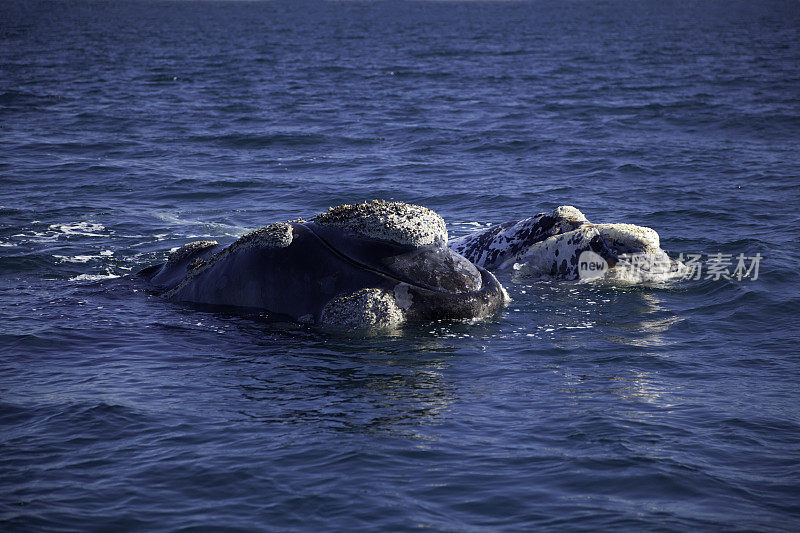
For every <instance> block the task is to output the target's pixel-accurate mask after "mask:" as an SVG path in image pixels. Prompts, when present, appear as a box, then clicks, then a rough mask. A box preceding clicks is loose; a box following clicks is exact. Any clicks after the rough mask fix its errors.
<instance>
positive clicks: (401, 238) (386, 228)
mask: <svg viewBox="0 0 800 533" xmlns="http://www.w3.org/2000/svg"><path fill="white" fill-rule="evenodd" d="M314 222H315V223H317V224H319V225H320V226H332V227H335V228H338V229H342V230H344V231H347V232H349V233H354V234H356V235H359V236H362V237H368V238H372V239H380V240H386V241H390V242H394V243H397V244H406V245H410V246H425V245H429V244H444V243H446V242H447V228H446V227H445V223H444V220H443V219H442V217H441V216H439V215H438V214H437V213H436V212H435V211H432V210H431V209H428V208H427V207H422V206H419V205H411V204H406V203H402V202H387V201H384V200H373V201H372V202H366V203H363V204H351V205H341V206H338V207H332V208H330V209H329V210H328V212H327V213H322V214H321V215H317V216H316V217H315V218H314Z"/></svg>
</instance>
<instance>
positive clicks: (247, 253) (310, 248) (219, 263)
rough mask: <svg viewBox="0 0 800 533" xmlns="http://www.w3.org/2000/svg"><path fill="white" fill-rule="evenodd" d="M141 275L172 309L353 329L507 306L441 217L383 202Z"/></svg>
mask: <svg viewBox="0 0 800 533" xmlns="http://www.w3.org/2000/svg"><path fill="white" fill-rule="evenodd" d="M142 274H143V275H144V276H145V277H147V278H148V279H149V280H150V281H151V283H152V284H153V285H154V286H155V287H156V288H157V289H159V290H161V291H162V292H163V294H164V295H165V296H166V297H167V298H169V299H171V300H173V301H181V302H193V303H201V304H212V305H231V306H238V307H248V308H257V309H263V310H266V311H269V312H272V313H276V314H281V315H288V316H289V317H291V318H293V319H295V320H298V321H301V322H308V323H316V324H322V325H325V326H332V327H335V328H345V329H375V328H393V327H396V326H399V325H401V324H403V323H405V322H419V321H429V320H439V319H467V318H482V317H486V316H489V315H491V314H493V313H495V312H496V311H497V310H498V309H500V308H501V307H502V306H503V305H505V303H506V301H507V298H508V297H507V295H506V293H505V290H504V289H503V288H502V286H501V285H500V284H499V282H498V281H497V279H496V278H495V277H494V276H493V275H492V274H491V273H489V272H487V271H486V270H484V269H483V268H480V267H476V266H475V265H473V264H472V263H470V262H469V261H468V260H466V259H465V258H463V257H461V256H460V255H458V254H457V253H455V252H453V251H452V250H450V249H449V248H448V247H447V229H446V227H445V224H444V221H443V220H442V218H441V217H440V216H439V215H438V214H436V213H435V212H434V211H432V210H430V209H427V208H425V207H420V206H415V205H409V204H405V203H400V202H385V201H378V200H376V201H373V202H368V203H363V204H355V205H344V206H339V207H334V208H331V209H330V210H329V211H328V212H326V213H322V214H320V215H317V216H316V217H314V218H312V219H311V220H310V221H307V222H306V221H296V222H285V223H277V224H272V225H270V226H266V227H264V228H261V229H260V230H257V231H255V232H252V233H249V234H247V235H245V236H243V237H242V238H240V239H239V240H237V241H236V242H234V243H233V244H231V245H230V246H228V247H221V246H220V245H218V244H217V243H216V242H213V241H201V242H197V243H190V244H188V245H186V246H184V247H183V248H181V249H179V250H177V251H176V252H173V254H171V255H170V257H169V259H168V260H167V262H166V263H165V264H163V265H157V266H155V267H150V268H148V269H145V270H144V271H142Z"/></svg>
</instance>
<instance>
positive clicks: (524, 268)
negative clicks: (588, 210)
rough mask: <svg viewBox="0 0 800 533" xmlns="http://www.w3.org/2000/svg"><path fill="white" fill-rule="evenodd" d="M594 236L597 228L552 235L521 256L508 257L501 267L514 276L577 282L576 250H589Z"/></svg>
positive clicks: (533, 245)
mask: <svg viewBox="0 0 800 533" xmlns="http://www.w3.org/2000/svg"><path fill="white" fill-rule="evenodd" d="M598 234H599V232H598V231H597V229H595V228H592V227H585V226H584V227H581V228H579V229H576V230H573V231H569V232H567V233H562V234H560V235H554V236H552V237H549V238H547V239H545V240H543V241H539V242H537V243H534V244H532V245H531V246H529V247H528V249H527V250H526V251H525V253H524V254H522V255H520V256H514V257H510V258H508V260H507V262H505V263H503V265H502V266H501V268H502V269H506V270H507V269H509V268H510V269H513V270H514V272H515V274H517V275H523V276H531V277H539V276H558V277H561V278H565V279H577V277H578V269H577V257H578V255H579V254H580V252H579V251H582V250H589V249H591V241H592V239H593V238H595V237H596V236H597V235H598ZM573 258H575V259H573Z"/></svg>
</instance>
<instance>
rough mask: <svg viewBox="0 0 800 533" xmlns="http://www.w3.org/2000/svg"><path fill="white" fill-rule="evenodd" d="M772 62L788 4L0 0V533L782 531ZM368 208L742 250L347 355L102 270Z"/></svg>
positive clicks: (786, 368) (563, 287)
mask: <svg viewBox="0 0 800 533" xmlns="http://www.w3.org/2000/svg"><path fill="white" fill-rule="evenodd" d="M798 65H800V5H799V4H798V3H797V2H790V1H787V2H766V3H764V2H759V3H755V2H752V3H740V2H715V1H708V2H702V3H699V2H698V3H690V2H660V1H659V2H657V1H649V0H642V1H622V0H620V1H606V2H589V1H580V0H578V1H564V2H559V1H555V0H542V1H531V2H499V3H480V2H465V3H461V2H444V3H435V2H380V3H378V2H359V3H298V2H291V3H284V2H244V3H237V2H213V1H203V2H192V1H173V2H169V1H128V2H89V1H86V2H70V1H62V2H58V1H55V2H41V1H30V2H27V1H26V2H22V1H17V0H10V1H5V2H2V3H0V154H1V155H0V354H1V355H0V529H2V530H4V531H16V530H19V531H34V530H35V531H43V530H47V531H53V530H108V531H120V530H142V531H157V530H168V531H172V530H180V529H184V528H191V527H193V526H200V527H202V528H203V529H206V528H213V527H218V528H224V529H226V530H235V529H239V530H243V531H244V530H259V529H267V530H282V529H290V530H293V529H301V528H309V529H337V530H348V531H350V530H367V529H369V530H372V529H383V530H391V531H402V530H410V529H419V528H431V529H434V530H451V531H464V530H484V529H486V530H501V529H508V530H521V529H533V528H536V529H545V530H548V529H549V530H559V531H560V530H564V529H567V530H598V529H599V530H611V529H622V530H630V529H635V530H668V531H688V530H698V529H700V530H768V531H796V530H797V528H798V527H799V526H800V407H798V400H800V386H799V385H798V383H800V359H798V353H797V343H798V340H800V336H799V335H798V327H800V323H799V321H798V312H799V311H800V290H799V289H798V282H797V270H798V264H799V262H800V250H799V249H798V245H797V238H798V230H797V228H798V225H800V217H798V214H797V213H798V207H800V187H798V185H799V183H798V172H799V170H800V152H799V151H798V139H800V71H798ZM372 198H386V199H395V200H402V201H407V202H413V203H418V204H422V205H426V206H429V207H431V208H433V209H435V210H437V211H438V212H439V213H440V214H442V216H443V217H444V218H445V220H446V221H447V222H448V225H449V230H450V233H451V235H455V236H459V235H463V234H466V233H467V232H469V231H474V230H475V229H476V228H478V227H483V226H485V225H487V224H490V223H496V222H504V221H507V220H513V219H519V218H523V217H527V216H531V215H533V214H535V213H538V212H541V211H544V210H549V209H552V208H553V207H555V206H557V205H561V204H572V205H575V206H577V207H579V208H580V209H581V210H583V211H584V213H586V215H587V216H588V218H589V219H590V220H593V221H597V222H611V221H617V222H619V221H624V222H631V223H636V224H640V225H646V226H650V227H653V228H654V229H656V230H657V231H658V232H659V233H660V235H661V239H662V245H663V247H664V248H665V249H667V250H669V251H670V253H672V254H673V256H676V255H677V254H679V253H684V254H690V253H697V254H704V255H708V254H717V253H723V254H732V255H733V256H736V255H738V254H739V253H742V254H744V255H745V256H755V254H760V255H761V256H762V257H763V259H762V261H761V264H760V271H759V276H758V279H756V280H753V279H743V280H741V281H738V280H726V279H722V278H721V279H705V277H702V279H699V280H686V281H679V282H674V283H671V284H668V285H652V286H613V285H598V284H579V283H574V282H563V281H553V280H549V281H548V280H542V279H526V278H512V277H511V276H509V275H503V276H501V281H502V282H503V283H504V284H505V285H506V287H507V288H508V291H509V293H510V294H511V296H512V297H513V302H512V303H511V304H510V306H509V307H508V308H507V309H506V310H505V311H504V312H503V313H501V314H500V315H499V316H497V317H495V318H493V319H491V320H486V321H483V322H479V323H477V324H462V323H456V324H453V323H436V324H428V325H423V326H418V327H411V328H407V329H406V330H405V331H403V332H402V333H399V334H397V335H390V336H373V337H363V336H362V337H348V336H340V335H332V334H326V333H323V332H320V331H317V330H315V329H313V328H307V327H304V326H299V325H294V324H287V323H277V324H276V323H274V322H269V321H267V320H264V319H263V318H261V317H253V316H241V315H236V314H225V313H221V312H211V311H208V310H200V309H194V308H190V307H186V306H179V305H175V304H171V303H168V302H165V301H163V300H161V299H160V298H158V297H157V296H154V295H152V294H150V293H148V292H147V291H146V290H144V287H143V286H142V284H141V282H140V281H138V280H137V279H136V278H135V277H132V276H130V274H132V273H134V272H136V271H137V270H138V269H140V268H142V267H144V266H147V265H150V264H154V263H155V262H157V261H160V260H163V259H164V257H165V256H166V254H167V253H168V251H169V250H170V249H171V248H174V247H176V246H179V245H181V244H184V243H186V242H189V241H191V240H194V239H197V238H214V239H217V240H219V241H221V242H231V241H233V240H234V239H235V238H236V237H237V236H239V235H241V234H243V233H245V232H246V231H248V230H250V229H254V228H258V227H260V226H263V225H265V224H267V223H270V222H274V221H280V220H287V219H293V218H296V217H298V216H305V217H308V216H311V215H313V214H315V213H318V212H320V211H322V210H324V209H326V208H327V207H328V206H330V205H335V204H339V203H344V202H355V201H362V200H368V199H372Z"/></svg>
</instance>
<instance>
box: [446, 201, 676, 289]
mask: <svg viewBox="0 0 800 533" xmlns="http://www.w3.org/2000/svg"><path fill="white" fill-rule="evenodd" d="M448 246H449V247H450V249H451V250H452V251H454V252H456V253H458V254H459V255H461V256H463V257H465V258H467V259H468V260H469V261H470V262H472V263H473V264H475V265H477V266H480V267H483V268H486V269H488V270H490V271H492V272H503V271H512V272H515V273H517V274H519V275H523V276H530V277H552V278H559V279H565V280H576V279H582V280H596V279H605V280H617V281H623V282H631V283H638V282H645V281H646V282H659V281H666V280H669V279H673V278H675V277H678V276H680V275H682V274H683V273H684V272H685V269H686V267H685V265H684V264H683V263H681V262H680V261H677V260H673V259H671V258H670V257H669V255H668V254H667V253H666V252H665V251H664V250H663V249H661V244H660V238H659V235H658V233H657V232H656V231H655V230H653V229H652V228H648V227H645V226H637V225H634V224H626V223H604V224H593V223H591V222H589V221H588V220H587V219H586V216H585V215H584V214H583V213H582V212H581V211H580V210H579V209H577V208H576V207H574V206H571V205H562V206H559V207H557V208H555V209H554V210H552V211H550V212H543V213H539V214H537V215H534V216H532V217H528V218H525V219H522V220H514V221H510V222H505V223H502V224H497V225H494V226H491V227H489V228H486V229H484V230H481V231H476V232H473V233H470V234H468V235H465V236H463V237H459V238H455V239H452V240H451V241H450V242H449V243H448ZM587 258H588V259H587ZM593 261H595V262H598V263H599V264H600V268H599V269H597V270H592V271H589V270H586V269H584V267H585V266H586V265H587V263H588V264H589V265H593V264H594V263H593Z"/></svg>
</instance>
